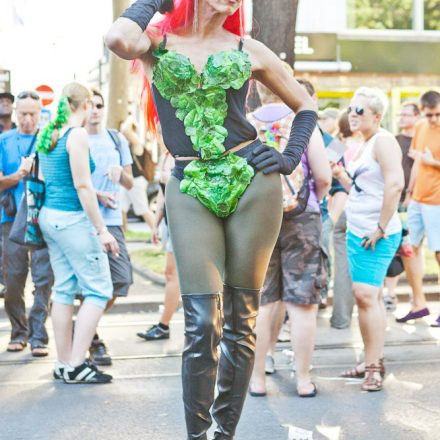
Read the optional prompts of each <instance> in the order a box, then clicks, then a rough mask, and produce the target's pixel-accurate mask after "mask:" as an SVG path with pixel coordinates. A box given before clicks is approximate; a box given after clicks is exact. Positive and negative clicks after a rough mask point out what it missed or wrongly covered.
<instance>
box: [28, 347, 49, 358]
mask: <svg viewBox="0 0 440 440" xmlns="http://www.w3.org/2000/svg"><path fill="white" fill-rule="evenodd" d="M31 353H32V356H33V357H45V356H47V355H48V354H49V350H48V349H47V346H46V345H44V344H40V345H33V346H31Z"/></svg>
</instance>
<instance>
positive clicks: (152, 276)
mask: <svg viewBox="0 0 440 440" xmlns="http://www.w3.org/2000/svg"><path fill="white" fill-rule="evenodd" d="M131 265H132V267H133V272H134V273H136V274H137V275H139V276H140V277H142V278H144V279H145V280H148V281H151V282H152V283H154V284H157V285H158V286H165V277H164V276H163V275H160V274H158V273H157V272H154V271H152V270H150V269H148V268H146V267H142V268H140V267H139V266H136V265H135V264H133V263H132V264H131Z"/></svg>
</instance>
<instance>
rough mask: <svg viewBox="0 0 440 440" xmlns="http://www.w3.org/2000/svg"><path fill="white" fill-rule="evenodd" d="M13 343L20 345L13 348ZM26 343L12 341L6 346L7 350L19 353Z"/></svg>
mask: <svg viewBox="0 0 440 440" xmlns="http://www.w3.org/2000/svg"><path fill="white" fill-rule="evenodd" d="M12 345H15V346H19V347H14V348H11V346H12ZM26 345H27V343H26V342H24V341H11V342H9V344H8V346H7V348H6V351H9V352H10V353H18V352H19V351H23V350H24V348H25V347H26Z"/></svg>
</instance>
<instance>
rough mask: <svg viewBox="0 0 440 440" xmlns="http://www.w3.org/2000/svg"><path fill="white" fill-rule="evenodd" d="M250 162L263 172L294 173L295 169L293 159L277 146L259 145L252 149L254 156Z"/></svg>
mask: <svg viewBox="0 0 440 440" xmlns="http://www.w3.org/2000/svg"><path fill="white" fill-rule="evenodd" d="M249 164H250V165H252V166H253V167H255V168H256V169H257V170H258V171H261V170H263V174H270V173H275V172H278V173H280V174H292V172H293V170H294V169H295V166H294V164H293V163H292V161H291V160H290V159H289V158H287V157H285V156H284V155H283V154H282V153H280V152H279V151H277V150H275V148H272V147H268V146H267V145H264V144H263V145H259V146H258V147H257V148H255V150H253V151H252V158H251V159H250V161H249Z"/></svg>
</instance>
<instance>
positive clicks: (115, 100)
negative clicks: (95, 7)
mask: <svg viewBox="0 0 440 440" xmlns="http://www.w3.org/2000/svg"><path fill="white" fill-rule="evenodd" d="M129 6H130V0H113V19H114V20H116V19H117V18H118V17H119V16H120V15H121V13H122V12H123V11H124V10H125V9H126V8H128V7H129ZM129 87H130V63H129V62H128V61H126V60H122V59H121V58H119V57H117V56H116V55H115V54H114V53H111V55H110V81H109V95H108V113H107V127H109V128H116V129H117V130H119V127H120V125H121V123H122V122H123V121H124V120H125V119H126V118H127V116H128V97H129Z"/></svg>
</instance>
